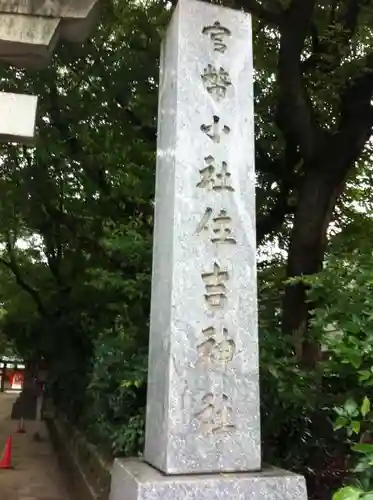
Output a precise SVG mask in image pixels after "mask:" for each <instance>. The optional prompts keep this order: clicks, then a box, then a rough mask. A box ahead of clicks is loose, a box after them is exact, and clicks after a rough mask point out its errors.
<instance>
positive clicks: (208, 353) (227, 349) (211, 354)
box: [197, 326, 236, 365]
mask: <svg viewBox="0 0 373 500" xmlns="http://www.w3.org/2000/svg"><path fill="white" fill-rule="evenodd" d="M202 333H203V335H204V336H205V337H207V339H206V340H205V341H204V342H201V344H199V345H198V346H197V351H198V356H199V362H200V363H202V364H207V365H210V364H211V363H214V362H215V363H225V364H227V363H229V362H230V361H232V359H233V357H234V354H235V352H236V344H235V342H234V340H233V339H232V338H230V337H229V334H228V330H227V328H223V333H222V335H221V336H219V335H218V334H217V333H216V330H215V328H214V327H212V326H210V327H208V328H205V329H204V330H202ZM219 337H220V338H219Z"/></svg>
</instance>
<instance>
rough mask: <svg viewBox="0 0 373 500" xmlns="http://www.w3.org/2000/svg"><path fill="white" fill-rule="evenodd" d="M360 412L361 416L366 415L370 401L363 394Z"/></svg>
mask: <svg viewBox="0 0 373 500" xmlns="http://www.w3.org/2000/svg"><path fill="white" fill-rule="evenodd" d="M360 412H361V414H362V415H363V417H365V416H366V415H368V413H369V412H370V401H369V399H368V398H367V397H366V396H365V398H364V400H363V403H362V405H361V408H360Z"/></svg>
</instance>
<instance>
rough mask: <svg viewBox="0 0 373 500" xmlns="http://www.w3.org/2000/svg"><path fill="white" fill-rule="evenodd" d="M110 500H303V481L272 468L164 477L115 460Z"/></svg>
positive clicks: (138, 464)
mask: <svg viewBox="0 0 373 500" xmlns="http://www.w3.org/2000/svg"><path fill="white" fill-rule="evenodd" d="M112 474H113V479H112V484H111V493H110V500H228V499H229V500H264V499H265V500H306V498H307V491H306V484H305V480H304V479H303V477H301V476H298V475H295V474H291V473H290V472H286V471H283V470H281V469H276V468H268V469H264V470H263V471H262V472H246V473H240V474H234V473H231V474H206V475H201V474H193V475H186V476H166V475H164V474H162V473H161V472H159V471H157V470H156V469H154V468H153V467H150V466H149V465H147V464H145V463H144V462H141V461H140V460H116V461H115V463H114V468H113V473H112Z"/></svg>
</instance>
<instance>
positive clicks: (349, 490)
mask: <svg viewBox="0 0 373 500" xmlns="http://www.w3.org/2000/svg"><path fill="white" fill-rule="evenodd" d="M362 493H363V491H362V490H361V489H359V488H356V487H354V486H345V487H344V488H341V489H340V490H338V491H337V492H336V493H334V495H333V497H332V500H358V499H359V498H360V496H361V495H362Z"/></svg>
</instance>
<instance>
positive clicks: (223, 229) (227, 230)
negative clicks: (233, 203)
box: [196, 207, 237, 244]
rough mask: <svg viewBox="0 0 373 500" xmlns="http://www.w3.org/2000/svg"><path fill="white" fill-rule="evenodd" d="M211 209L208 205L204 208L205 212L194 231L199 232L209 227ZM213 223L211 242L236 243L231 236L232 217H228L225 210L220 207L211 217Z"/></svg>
mask: <svg viewBox="0 0 373 500" xmlns="http://www.w3.org/2000/svg"><path fill="white" fill-rule="evenodd" d="M212 213H213V210H212V208H210V207H207V208H206V210H205V213H204V214H203V217H202V219H201V220H200V222H199V224H198V226H197V229H196V233H197V234H199V233H200V232H202V231H203V230H208V229H209V221H210V219H211V216H212ZM212 220H213V224H212V228H211V229H212V232H213V233H214V235H213V237H212V238H211V241H212V242H213V243H231V244H236V243H237V242H236V239H235V238H234V237H233V236H232V229H231V227H230V226H231V223H232V218H231V217H229V215H228V214H227V211H226V210H224V209H222V210H220V212H219V213H218V215H217V216H216V217H214V218H213V219H212Z"/></svg>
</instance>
